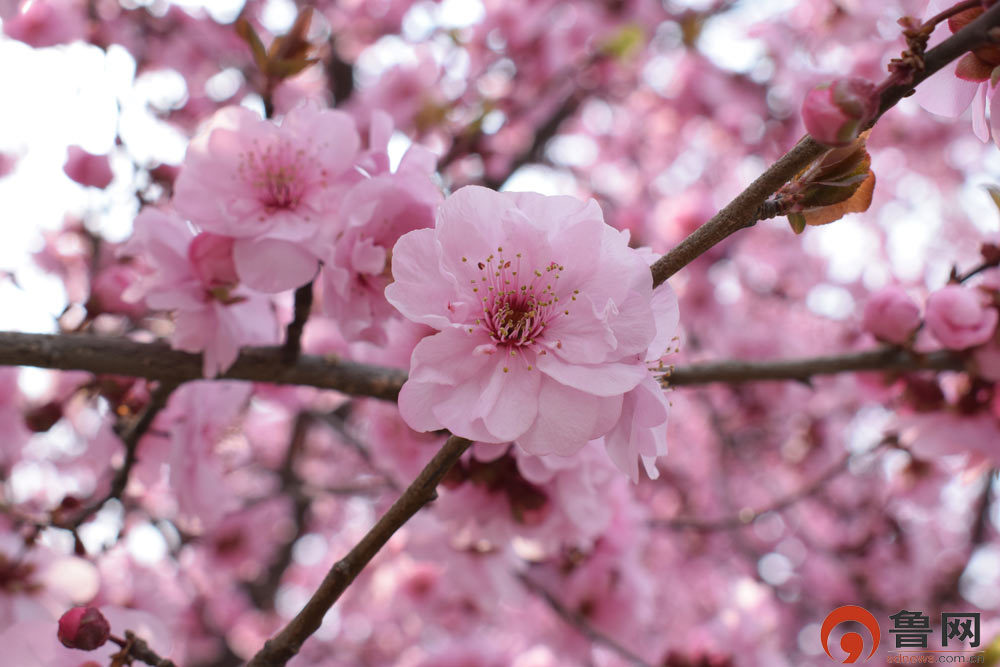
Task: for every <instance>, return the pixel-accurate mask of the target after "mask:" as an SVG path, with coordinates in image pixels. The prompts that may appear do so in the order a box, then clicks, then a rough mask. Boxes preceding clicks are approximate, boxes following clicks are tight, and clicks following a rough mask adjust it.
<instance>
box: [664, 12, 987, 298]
mask: <svg viewBox="0 0 1000 667" xmlns="http://www.w3.org/2000/svg"><path fill="white" fill-rule="evenodd" d="M998 26H1000V3H998V4H996V5H994V6H993V7H991V8H990V9H988V10H987V11H986V12H985V13H984V14H983V15H982V16H980V17H979V18H977V19H976V20H975V21H973V22H972V23H970V24H969V25H967V26H965V27H964V28H962V29H961V30H959V31H958V32H956V33H955V34H954V35H952V36H951V37H949V38H948V39H946V40H944V41H943V42H941V43H940V44H939V45H937V46H936V47H934V48H933V49H931V50H930V51H928V52H927V53H926V55H925V57H924V69H923V70H922V71H920V72H916V73H915V74H914V76H913V79H912V82H911V83H908V84H898V85H894V86H890V87H889V88H886V89H885V91H883V92H882V96H881V104H880V105H879V112H878V115H877V116H876V118H875V120H873V121H872V124H874V123H875V121H877V120H878V118H880V117H881V116H882V114H884V113H885V112H886V111H888V110H889V109H891V108H892V107H893V106H894V105H895V104H896V103H897V102H899V100H901V99H903V98H904V97H906V96H907V95H909V94H911V93H912V92H913V90H914V88H915V87H916V86H917V84H919V83H920V82H922V81H924V80H925V79H927V77H929V76H931V75H932V74H934V73H935V72H937V71H938V70H940V69H941V68H943V67H944V66H945V65H947V64H948V63H950V62H952V61H953V60H956V59H957V58H959V57H960V56H962V55H963V54H965V53H968V52H969V51H971V50H973V49H975V48H978V47H981V46H984V45H986V44H990V43H993V42H996V41H998V36H997V35H996V33H995V32H994V31H995V30H996V29H997V27H998ZM826 150H827V147H825V146H823V145H822V144H820V143H818V142H816V141H814V140H813V139H812V138H811V137H809V136H805V137H803V138H802V139H800V140H799V142H798V143H797V144H796V145H795V147H794V148H792V149H791V150H790V151H789V152H788V153H786V154H785V155H783V156H782V157H781V158H779V159H778V161H777V162H775V163H774V164H773V165H772V166H771V167H770V168H769V169H768V170H767V171H765V172H764V173H763V174H761V175H760V176H759V177H758V178H757V180H755V181H754V182H753V183H751V184H750V185H749V186H748V187H747V188H746V189H745V190H744V191H743V192H741V193H740V194H738V195H737V196H736V198H735V199H733V200H732V201H731V202H730V203H729V204H727V205H726V207H725V208H723V209H722V210H721V211H719V212H718V213H717V214H716V215H715V217H713V218H712V219H711V220H709V221H708V222H706V223H705V224H704V225H702V226H701V227H699V228H698V229H696V230H695V231H694V232H692V233H691V235H690V236H688V237H687V238H686V239H684V240H683V241H681V243H680V244H679V245H678V246H677V247H675V248H674V249H672V250H671V251H670V252H668V253H667V254H666V255H664V256H663V257H661V258H660V259H658V260H657V261H656V263H655V264H653V266H652V272H653V285H654V286H658V285H661V284H662V283H663V282H664V281H665V280H666V279H667V278H669V277H670V276H672V275H674V274H675V273H677V272H678V271H679V270H680V269H682V268H684V267H685V266H687V265H688V264H690V263H691V262H692V261H694V260H695V259H696V258H698V257H699V256H701V255H702V254H703V253H704V252H706V251H707V250H708V249H709V248H711V247H712V246H714V245H716V244H717V243H719V242H721V241H723V240H724V239H726V238H727V237H729V236H730V235H731V234H734V233H736V232H738V231H739V230H741V229H745V228H747V227H752V226H753V225H754V224H756V222H757V218H758V212H759V211H760V209H761V206H762V205H763V204H764V202H765V201H766V200H767V198H768V197H769V196H771V195H772V194H774V192H776V191H777V190H778V188H780V187H781V186H782V185H784V184H785V183H786V182H788V181H789V180H790V179H791V178H792V177H793V176H794V175H795V174H797V173H798V172H799V171H801V170H802V169H804V168H805V167H806V166H807V165H809V163H811V162H812V161H813V160H815V159H816V158H817V157H819V156H820V155H822V154H823V152H825V151H826Z"/></svg>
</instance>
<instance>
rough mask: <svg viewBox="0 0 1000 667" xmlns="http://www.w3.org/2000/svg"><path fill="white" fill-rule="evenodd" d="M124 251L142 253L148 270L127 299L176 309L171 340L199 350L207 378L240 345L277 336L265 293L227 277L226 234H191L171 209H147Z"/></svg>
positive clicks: (273, 339) (271, 340)
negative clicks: (203, 235)
mask: <svg viewBox="0 0 1000 667" xmlns="http://www.w3.org/2000/svg"><path fill="white" fill-rule="evenodd" d="M134 225H135V230H134V233H133V236H132V239H131V240H130V241H129V242H128V243H127V244H126V246H125V248H124V252H126V253H128V254H131V255H134V256H136V257H140V258H142V260H143V261H144V262H146V263H147V264H148V265H149V267H150V269H149V272H148V275H147V276H146V277H144V278H143V279H142V280H140V281H139V282H138V283H137V284H136V285H134V286H133V287H132V288H131V289H129V291H128V292H127V294H126V298H129V299H139V298H144V299H145V301H146V303H147V304H148V305H149V307H150V308H155V309H160V310H167V311H174V323H175V329H174V334H173V337H172V339H171V345H172V346H173V347H174V348H176V349H179V350H185V351H188V352H203V354H204V362H203V363H204V366H203V368H204V373H205V377H212V376H214V375H216V374H218V373H221V372H223V371H225V370H226V369H227V368H229V366H231V365H232V363H233V362H234V361H235V360H236V357H237V355H238V354H239V350H240V347H241V346H243V345H255V344H256V345H261V344H267V343H274V342H276V341H277V339H278V330H277V324H276V321H275V316H274V312H273V310H272V309H271V305H270V302H269V300H268V299H267V297H265V296H264V295H260V294H256V293H254V292H253V291H251V290H249V289H247V288H245V287H244V286H242V285H238V284H236V283H235V282H232V283H231V282H227V281H229V280H232V279H233V278H234V277H235V274H236V270H235V269H234V268H233V266H232V260H231V259H230V260H227V259H226V256H225V251H226V249H227V248H230V247H231V244H230V242H229V241H228V240H226V239H225V238H224V237H218V236H205V237H203V238H201V239H199V238H197V237H195V235H193V234H192V233H191V232H190V230H189V228H188V227H187V225H186V224H185V223H184V221H183V220H181V219H179V218H177V217H176V216H175V215H173V214H171V213H167V212H164V211H160V210H158V209H154V208H146V209H143V211H142V212H141V213H140V214H139V215H138V217H136V219H135V223H134Z"/></svg>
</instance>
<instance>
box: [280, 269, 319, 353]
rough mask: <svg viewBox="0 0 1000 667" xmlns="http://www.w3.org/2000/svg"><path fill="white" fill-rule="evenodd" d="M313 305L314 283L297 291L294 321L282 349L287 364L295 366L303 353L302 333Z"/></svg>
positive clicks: (288, 329) (289, 325)
mask: <svg viewBox="0 0 1000 667" xmlns="http://www.w3.org/2000/svg"><path fill="white" fill-rule="evenodd" d="M312 305H313V284H312V281H310V282H309V283H307V284H305V285H303V286H302V287H300V288H298V289H297V290H295V310H294V313H293V315H292V321H291V322H289V323H288V328H287V329H286V330H285V346H284V348H282V359H283V360H284V362H285V363H286V364H294V363H295V361H296V359H298V358H299V354H301V353H302V332H303V330H304V329H305V326H306V322H307V321H308V320H309V313H310V311H311V310H312Z"/></svg>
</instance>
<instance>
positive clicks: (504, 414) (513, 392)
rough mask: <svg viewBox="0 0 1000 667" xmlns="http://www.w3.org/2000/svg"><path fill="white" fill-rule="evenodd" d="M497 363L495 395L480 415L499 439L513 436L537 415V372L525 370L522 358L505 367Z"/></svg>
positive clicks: (538, 381) (512, 438)
mask: <svg viewBox="0 0 1000 667" xmlns="http://www.w3.org/2000/svg"><path fill="white" fill-rule="evenodd" d="M506 368H507V369H508V372H504V370H503V367H501V366H500V364H497V372H496V373H495V374H494V376H495V380H496V384H497V385H498V387H497V390H498V392H499V393H498V395H497V397H496V402H495V403H494V404H493V408H492V409H491V410H490V411H489V412H488V413H487V414H486V415H485V416H484V418H483V423H484V424H485V425H486V428H487V429H488V430H489V432H490V433H492V434H493V435H494V436H496V437H497V438H499V439H500V440H515V439H516V438H517V437H518V436H520V435H521V434H523V433H524V432H525V431H527V430H528V428H529V427H530V426H531V424H532V422H534V421H535V417H536V416H537V415H538V389H539V386H540V384H541V380H542V378H541V373H539V372H538V371H537V370H530V371H529V370H528V369H527V368H526V367H525V366H524V364H523V362H522V363H512V364H510V365H509V366H507V367H506Z"/></svg>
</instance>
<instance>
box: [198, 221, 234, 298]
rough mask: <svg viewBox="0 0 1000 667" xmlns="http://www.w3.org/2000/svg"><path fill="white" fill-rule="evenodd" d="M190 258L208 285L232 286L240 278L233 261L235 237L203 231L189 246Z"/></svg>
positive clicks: (199, 275) (200, 276)
mask: <svg viewBox="0 0 1000 667" xmlns="http://www.w3.org/2000/svg"><path fill="white" fill-rule="evenodd" d="M188 259H189V260H190V261H191V265H192V266H193V267H194V272H195V273H196V274H198V277H199V278H201V280H202V282H203V283H205V285H207V286H208V287H223V286H225V287H232V286H234V285H236V284H237V283H238V282H239V281H240V279H239V276H237V275H236V264H235V263H234V262H233V239H232V238H230V237H228V236H220V235H218V234H210V233H208V232H203V233H201V234H198V236H196V237H194V240H193V241H191V245H190V246H188Z"/></svg>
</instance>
